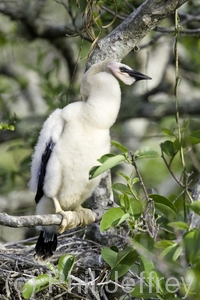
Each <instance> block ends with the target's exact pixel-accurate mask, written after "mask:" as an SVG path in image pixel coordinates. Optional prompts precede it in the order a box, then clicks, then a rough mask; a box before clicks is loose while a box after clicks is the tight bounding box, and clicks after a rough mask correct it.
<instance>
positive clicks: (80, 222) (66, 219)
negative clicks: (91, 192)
mask: <svg viewBox="0 0 200 300" xmlns="http://www.w3.org/2000/svg"><path fill="white" fill-rule="evenodd" d="M57 213H59V214H61V215H62V217H63V219H62V222H61V224H60V226H59V228H58V232H59V233H63V232H64V231H66V230H69V229H73V228H75V227H77V226H80V227H84V226H87V225H89V224H91V223H92V222H94V221H95V217H94V213H93V212H92V211H91V210H90V209H88V208H83V207H80V208H77V209H76V210H75V211H63V210H61V211H59V212H58V211H57Z"/></svg>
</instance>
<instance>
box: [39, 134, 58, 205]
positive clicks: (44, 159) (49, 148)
mask: <svg viewBox="0 0 200 300" xmlns="http://www.w3.org/2000/svg"><path fill="white" fill-rule="evenodd" d="M54 145H55V143H54V142H53V141H52V140H50V141H49V143H48V144H46V148H45V150H44V153H43V154H42V157H41V162H40V168H39V172H38V184H37V193H36V195H35V202H36V203H38V202H39V200H40V199H41V198H42V196H43V195H44V191H43V186H44V178H45V174H46V168H47V164H48V161H49V158H50V156H51V153H52V151H53V147H54Z"/></svg>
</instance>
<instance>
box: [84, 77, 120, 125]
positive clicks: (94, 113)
mask: <svg viewBox="0 0 200 300" xmlns="http://www.w3.org/2000/svg"><path fill="white" fill-rule="evenodd" d="M101 76H102V73H101ZM104 76H106V77H107V79H108V82H109V84H108V85H106V86H105V85H101V82H100V81H98V80H97V82H96V84H94V85H93V88H92V89H91V91H90V95H89V97H88V99H87V101H86V102H84V116H85V117H86V118H87V119H88V121H89V122H90V124H91V125H92V126H94V127H97V128H101V129H109V128H110V127H111V126H112V125H113V124H114V122H115V121H116V118H117V115H118V113H119V109H120V104H121V90H120V86H119V83H118V81H117V79H116V78H114V77H113V76H112V75H111V74H108V73H106V72H105V74H104ZM97 79H98V78H97Z"/></svg>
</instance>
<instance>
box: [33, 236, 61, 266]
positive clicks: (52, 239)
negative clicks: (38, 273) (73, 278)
mask: <svg viewBox="0 0 200 300" xmlns="http://www.w3.org/2000/svg"><path fill="white" fill-rule="evenodd" d="M56 247H57V234H56V233H54V232H48V231H45V230H43V231H41V232H40V235H39V237H38V240H37V244H36V246H35V252H36V253H35V256H34V257H35V259H36V260H37V261H38V262H40V263H45V262H46V261H48V260H49V259H50V258H51V257H52V255H53V253H54V252H55V250H56Z"/></svg>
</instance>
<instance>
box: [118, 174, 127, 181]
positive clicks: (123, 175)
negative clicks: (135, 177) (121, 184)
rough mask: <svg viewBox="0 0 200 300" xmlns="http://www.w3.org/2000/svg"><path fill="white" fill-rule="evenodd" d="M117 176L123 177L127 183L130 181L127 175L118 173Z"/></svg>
mask: <svg viewBox="0 0 200 300" xmlns="http://www.w3.org/2000/svg"><path fill="white" fill-rule="evenodd" d="M116 174H118V175H120V176H121V177H123V178H124V179H126V181H128V180H129V177H128V176H127V175H126V174H124V173H122V172H116Z"/></svg>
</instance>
